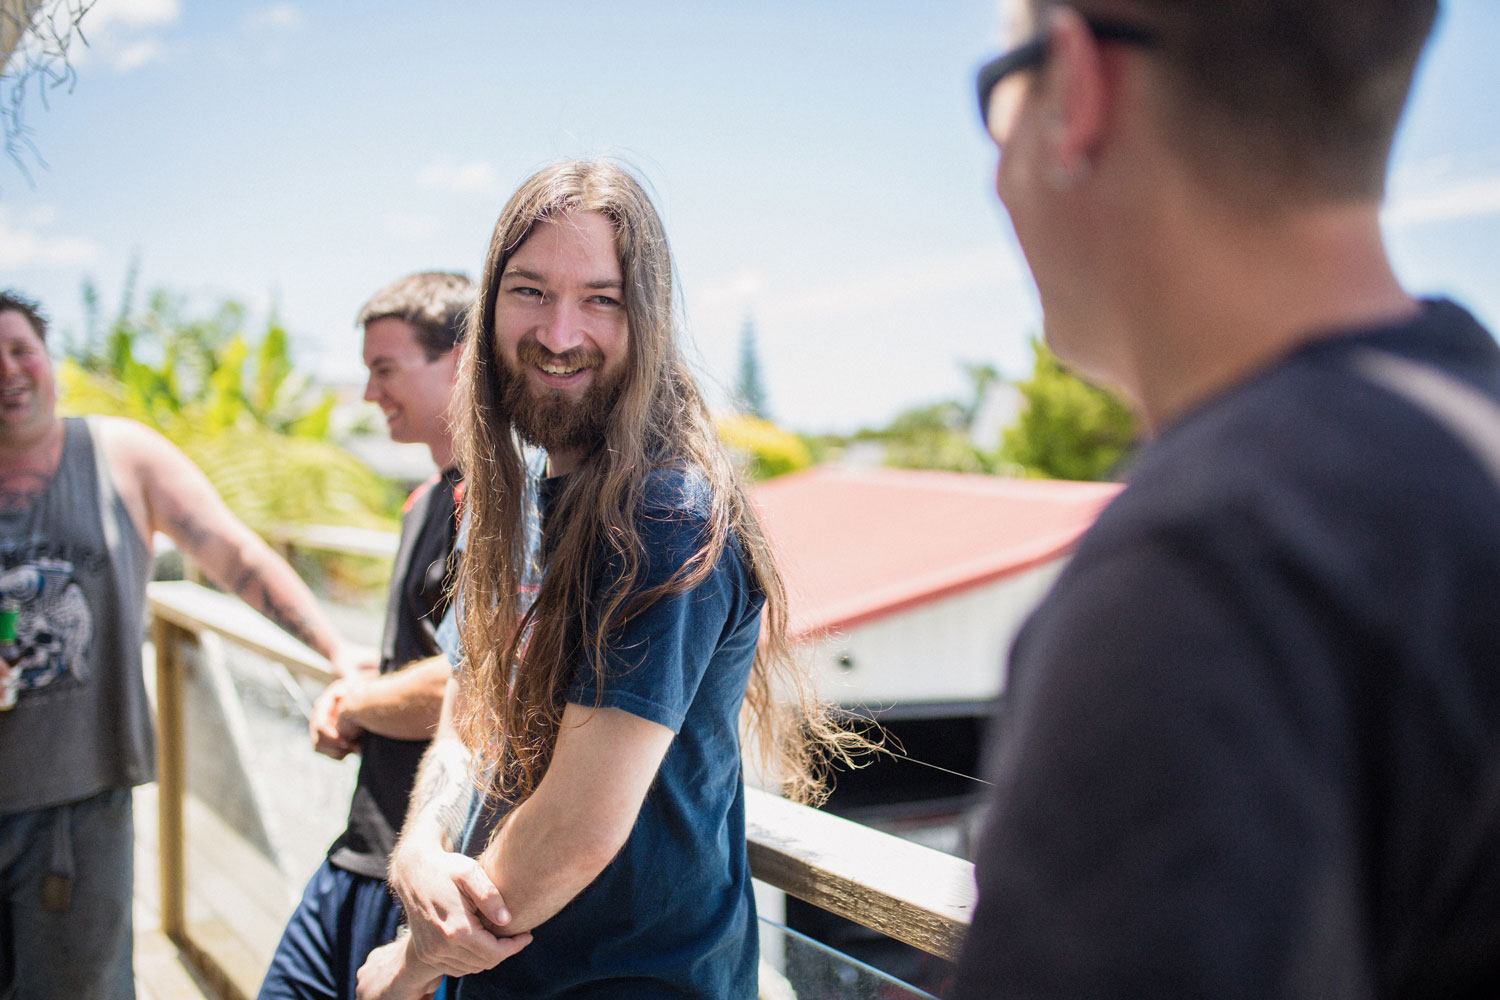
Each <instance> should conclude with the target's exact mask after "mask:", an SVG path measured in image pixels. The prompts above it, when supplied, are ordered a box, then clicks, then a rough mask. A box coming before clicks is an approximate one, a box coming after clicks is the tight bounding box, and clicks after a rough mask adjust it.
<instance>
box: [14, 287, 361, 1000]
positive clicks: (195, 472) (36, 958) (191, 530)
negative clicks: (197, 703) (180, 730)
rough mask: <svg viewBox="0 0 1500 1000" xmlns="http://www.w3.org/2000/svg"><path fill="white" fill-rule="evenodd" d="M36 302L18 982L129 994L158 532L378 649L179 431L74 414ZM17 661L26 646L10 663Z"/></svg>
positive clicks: (22, 329)
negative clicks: (331, 608)
mask: <svg viewBox="0 0 1500 1000" xmlns="http://www.w3.org/2000/svg"><path fill="white" fill-rule="evenodd" d="M46 331H47V325H46V321H45V319H44V318H43V317H42V315H41V312H40V310H39V309H38V307H37V305H36V304H35V303H34V302H31V301H29V300H27V299H25V298H24V297H22V296H20V295H17V294H14V293H12V292H9V291H0V612H8V613H9V614H11V615H14V616H15V618H14V620H15V624H16V626H17V627H16V634H17V640H16V641H15V642H14V643H13V644H12V646H11V649H10V651H9V656H8V657H7V661H6V668H7V669H6V673H7V674H8V675H9V677H10V679H11V680H13V681H14V685H13V686H14V690H15V703H14V705H13V707H10V708H8V709H5V710H3V711H0V996H4V997H9V996H20V997H25V998H26V1000H37V998H46V997H57V998H64V997H67V998H77V997H130V996H133V995H134V992H135V988H134V981H133V977H132V973H131V943H132V930H131V890H132V871H131V865H132V857H133V855H132V848H131V842H132V828H131V797H130V789H131V788H132V787H133V786H135V785H139V784H143V783H145V782H148V781H150V780H152V779H153V778H154V777H155V773H154V770H155V768H154V764H155V755H154V735H153V732H152V726H151V715H150V709H149V706H148V704H147V701H146V692H145V687H144V682H143V678H142V674H141V643H142V639H143V636H142V633H141V625H142V621H143V618H144V607H145V594H146V582H147V580H148V579H149V576H150V568H151V545H150V539H151V536H152V534H153V533H154V532H157V531H160V532H163V533H164V534H166V535H167V536H168V537H170V538H171V539H172V540H173V541H174V542H176V543H177V545H178V546H179V547H180V548H181V549H182V551H183V552H184V553H185V554H186V555H187V556H188V557H190V558H192V559H193V560H194V561H195V562H197V563H198V565H200V566H201V567H202V568H203V570H204V572H205V573H206V574H207V575H208V577H209V579H211V580H212V581H214V583H216V584H218V585H219V586H221V587H223V588H224V589H225V590H228V591H230V592H232V593H235V594H237V595H239V596H240V597H241V598H243V599H244V600H245V601H246V602H248V603H249V604H250V605H251V606H252V607H254V608H256V610H258V611H260V612H262V613H263V614H265V615H266V616H267V617H269V618H271V619H272V620H273V621H274V622H276V623H277V624H278V625H280V626H281V627H282V628H284V629H285V630H286V631H287V632H289V633H291V634H292V635H293V636H295V637H296V638H298V639H300V640H301V641H302V642H304V643H306V644H307V645H309V646H311V647H312V648H313V649H315V650H317V651H318V652H319V653H321V654H323V655H324V656H326V657H328V658H329V659H330V660H332V661H333V662H334V665H335V668H336V669H337V670H340V671H343V672H352V671H354V670H356V669H358V668H359V667H360V666H362V665H363V664H364V663H365V662H366V661H367V660H368V658H369V656H368V654H367V653H366V652H365V651H363V650H361V649H359V648H358V647H355V646H353V645H351V644H349V643H347V642H346V641H345V640H344V639H343V638H342V637H341V636H340V635H339V634H338V633H337V632H336V631H335V630H334V628H333V626H332V625H331V624H329V622H328V620H327V619H326V618H325V617H324V615H323V613H322V612H321V610H320V609H319V607H318V603H317V601H316V599H315V598H314V597H313V595H312V593H311V592H310V591H309V590H308V589H307V587H306V586H305V585H304V584H303V583H302V581H301V580H300V579H298V577H297V575H296V574H295V573H293V572H292V570H291V568H290V567H289V566H287V564H286V563H285V562H283V561H282V560H281V559H280V558H279V557H278V556H277V555H276V554H275V553H274V552H273V551H272V550H271V549H270V547H269V546H267V545H266V543H265V542H263V541H262V540H261V539H260V538H259V537H258V536H256V535H255V534H254V532H252V531H251V530H250V529H249V528H247V527H246V526H245V525H244V524H242V523H241V522H240V521H239V520H238V519H237V518H236V517H235V516H234V515H233V514H232V513H230V511H229V509H228V508H227V507H226V506H225V505H224V502H223V500H221V499H220V497H219V495H218V493H217V492H216V491H215V490H214V488H213V486H212V485H211V484H210V483H209V481H208V479H207V478H206V477H205V476H204V475H203V473H202V472H201V471H200V470H199V469H198V468H197V466H195V465H194V464H193V463H192V462H191V461H190V460H189V459H188V458H187V456H186V455H184V454H183V453H182V452H181V451H179V450H178V449H177V448H176V447H175V446H174V445H172V444H171V443H170V442H168V441H167V440H166V439H165V438H163V437H161V435H159V434H157V433H156V432H155V431H152V430H150V429H148V428H146V427H145V426H143V425H141V424H138V423H136V422H134V421H132V420H126V419H123V418H116V417H89V418H81V419H79V418H69V419H63V418H61V417H59V416H58V415H57V412H56V401H57V388H56V383H55V381H54V378H53V371H52V362H51V359H50V358H49V357H48V355H47V348H46V343H45V337H46ZM12 660H13V662H11V661H12Z"/></svg>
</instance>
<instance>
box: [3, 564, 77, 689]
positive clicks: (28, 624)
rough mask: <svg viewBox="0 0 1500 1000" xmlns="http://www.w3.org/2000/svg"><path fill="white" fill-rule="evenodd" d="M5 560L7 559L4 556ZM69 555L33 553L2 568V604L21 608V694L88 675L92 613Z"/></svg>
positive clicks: (18, 637)
mask: <svg viewBox="0 0 1500 1000" xmlns="http://www.w3.org/2000/svg"><path fill="white" fill-rule="evenodd" d="M6 561H7V562H8V561H9V560H6ZM73 574H74V564H73V563H72V562H71V561H70V560H67V559H56V558H45V557H34V558H29V559H26V560H25V561H22V562H20V563H18V564H17V565H14V566H10V567H8V568H6V569H5V570H4V571H3V572H0V604H4V605H10V606H12V607H15V608H16V609H17V610H18V611H19V612H20V617H19V618H18V619H17V620H16V646H17V648H18V649H19V650H20V654H21V655H20V659H19V661H17V664H16V666H17V667H18V668H19V669H20V671H21V679H20V685H19V690H20V695H21V696H22V697H24V696H25V694H26V692H27V691H29V690H34V689H36V688H43V687H48V686H50V685H53V684H58V683H60V682H66V683H67V684H69V685H76V684H81V683H83V682H84V681H86V680H88V655H89V645H90V643H91V642H92V640H93V637H94V615H93V611H92V609H90V608H89V604H88V599H87V598H86V597H85V596H84V593H83V588H82V587H80V586H79V585H78V583H77V582H76V581H75V580H74V578H73Z"/></svg>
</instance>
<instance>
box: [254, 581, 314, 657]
mask: <svg viewBox="0 0 1500 1000" xmlns="http://www.w3.org/2000/svg"><path fill="white" fill-rule="evenodd" d="M247 589H249V588H247ZM240 596H241V597H243V598H245V600H247V601H249V600H250V598H248V597H246V596H245V594H244V593H243V592H241V594H240ZM251 603H252V604H257V606H258V607H259V608H260V610H261V613H262V614H264V615H265V616H266V617H267V618H269V619H271V620H272V621H273V622H275V623H276V624H277V625H280V626H281V627H282V628H283V629H284V630H285V631H286V632H287V633H288V634H289V635H291V637H292V638H293V639H296V640H297V641H298V642H300V643H302V644H303V645H304V646H309V647H311V648H313V649H317V648H318V643H317V636H316V635H314V634H313V630H312V626H311V625H310V624H309V623H308V621H307V616H306V615H304V614H302V612H300V611H298V610H297V609H296V608H292V607H289V606H287V605H286V604H284V603H282V602H280V601H277V600H276V598H274V597H272V596H271V591H270V588H268V587H267V586H266V585H265V583H264V582H262V583H261V585H260V600H259V602H255V601H251Z"/></svg>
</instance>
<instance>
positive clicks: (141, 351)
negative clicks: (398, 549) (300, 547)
mask: <svg viewBox="0 0 1500 1000" xmlns="http://www.w3.org/2000/svg"><path fill="white" fill-rule="evenodd" d="M135 279H136V268H135V267H134V266H132V268H131V271H130V273H129V274H128V275H127V279H126V286H125V294H124V295H123V297H122V301H121V306H120V309H119V311H118V312H117V313H116V315H115V318H114V319H113V320H112V321H111V322H110V323H109V324H108V325H107V326H105V325H103V324H101V323H100V322H99V312H100V310H99V300H98V294H97V292H96V291H95V289H94V288H93V286H92V284H86V285H85V287H84V293H83V297H84V307H85V315H86V329H85V332H84V336H83V339H82V340H81V341H79V342H73V343H70V344H68V345H67V347H66V357H65V358H64V359H63V362H62V364H61V365H60V366H59V371H58V382H59V387H60V389H61V395H62V398H61V402H60V409H61V410H62V411H63V412H67V413H104V414H114V415H118V416H126V417H131V418H133V419H135V420H139V421H141V422H142V423H144V424H146V425H148V426H150V427H153V428H155V429H156V430H158V431H160V432H161V433H162V434H163V435H164V436H165V437H166V438H168V439H169V440H171V441H172V442H174V443H175V444H176V445H177V446H178V447H180V448H181V449H182V450H183V451H184V452H185V453H186V454H187V455H188V457H190V458H192V459H193V461H194V462H196V463H197V464H198V466H199V467H200V468H202V469H203V471H204V473H205V474H207V476H208V478H209V479H210V480H211V481H212V482H213V484H214V486H215V487H216V488H217V489H218V491H219V493H220V494H221V495H222V496H223V497H224V500H225V502H226V503H227V504H228V505H229V507H230V509H231V510H233V511H234V512H235V513H236V514H237V515H238V516H239V517H240V518H241V519H242V520H244V521H245V523H246V524H249V525H250V526H251V527H252V528H254V529H256V530H257V531H259V532H261V533H263V534H269V533H273V532H274V531H275V530H276V529H278V528H280V527H282V526H285V525H289V524H354V525H360V526H364V527H391V526H393V524H394V522H395V518H394V514H395V510H396V507H397V503H398V498H397V497H396V496H395V495H394V491H393V490H392V488H391V486H390V485H389V484H388V483H386V482H385V481H384V480H383V479H381V478H380V477H379V476H377V475H376V474H375V473H374V472H372V471H371V470H370V469H369V468H368V467H367V466H365V465H364V464H363V463H362V462H360V461H359V460H358V459H356V458H355V457H354V456H353V455H350V454H349V453H348V452H347V451H345V450H344V449H342V448H340V447H339V446H338V445H337V444H335V443H334V442H333V441H332V440H331V439H330V438H329V415H330V413H331V411H332V408H333V403H334V397H333V394H332V393H330V392H326V391H325V392H317V391H314V390H313V388H312V387H311V384H310V380H309V379H308V378H307V377H306V376H304V375H301V374H299V373H297V371H296V369H295V366H294V365H293V363H292V359H291V353H290V345H289V343H288V338H287V333H286V330H285V328H283V327H282V326H281V324H280V323H279V322H277V321H276V319H275V318H274V317H273V318H272V319H271V320H270V321H269V322H268V324H267V326H266V329H265V330H264V331H263V332H262V333H261V334H260V335H259V336H258V337H254V338H251V337H249V336H247V335H246V333H245V309H244V307H243V306H241V305H239V304H238V303H235V302H224V303H221V304H220V305H219V306H218V307H216V308H215V309H213V310H212V311H210V312H208V313H206V314H190V313H189V312H188V311H187V309H186V306H185V305H184V303H183V301H182V300H181V299H180V298H178V297H174V296H172V295H170V294H169V293H167V292H163V291H157V292H153V293H152V294H151V296H150V297H149V301H148V303H147V305H146V307H145V309H144V310H137V309H136V308H135V307H134V305H133V298H134V288H135Z"/></svg>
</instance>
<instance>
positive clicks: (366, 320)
mask: <svg viewBox="0 0 1500 1000" xmlns="http://www.w3.org/2000/svg"><path fill="white" fill-rule="evenodd" d="M473 304H474V284H473V282H471V281H470V280H469V278H468V276H467V275H463V274H454V273H451V272H448V271H422V272H419V273H417V274H410V275H407V276H406V277H404V278H397V279H396V280H395V281H393V282H391V283H390V284H389V285H386V286H385V287H384V288H382V289H381V290H380V291H378V292H376V293H375V294H374V295H372V296H371V297H370V300H369V301H368V302H366V303H365V304H364V305H363V306H361V307H360V310H359V316H358V318H357V319H356V320H355V324H356V325H358V326H360V327H365V326H368V325H369V324H371V323H373V322H374V321H375V320H377V319H386V318H387V317H394V318H396V319H399V320H403V321H405V322H407V323H410V324H411V325H412V327H413V329H415V330H416V336H417V342H418V343H419V344H421V345H422V349H423V350H424V351H425V352H426V353H427V358H428V360H429V361H430V360H433V359H435V358H437V357H439V356H441V355H443V354H446V353H447V352H448V351H450V350H452V349H453V348H454V347H457V346H458V345H459V344H461V343H462V342H463V339H464V332H465V330H466V329H467V323H468V316H469V309H470V307H471V306H472V305H473Z"/></svg>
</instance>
